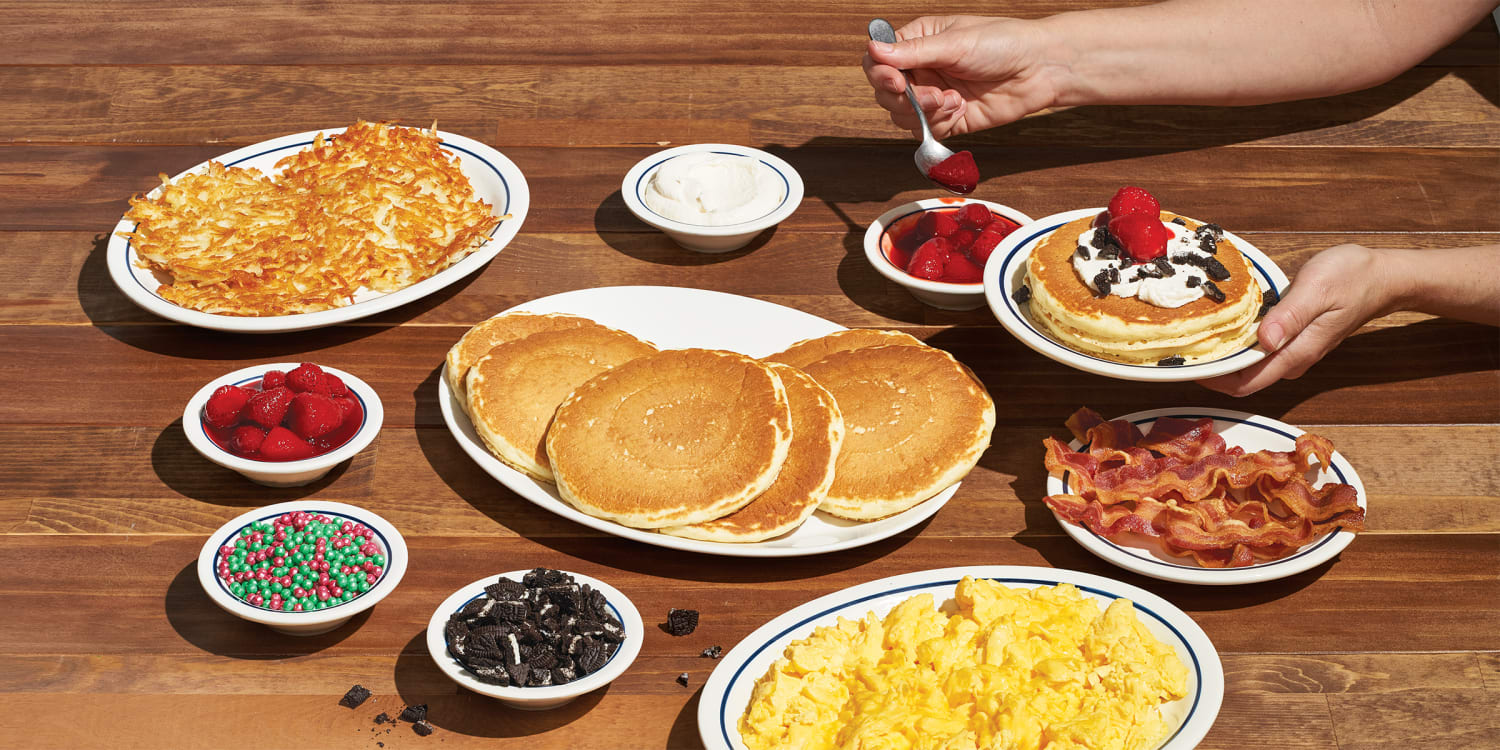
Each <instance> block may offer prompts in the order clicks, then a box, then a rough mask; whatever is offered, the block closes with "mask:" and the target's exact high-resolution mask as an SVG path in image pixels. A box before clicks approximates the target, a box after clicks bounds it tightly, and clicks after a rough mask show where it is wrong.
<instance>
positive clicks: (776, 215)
mask: <svg viewBox="0 0 1500 750" xmlns="http://www.w3.org/2000/svg"><path fill="white" fill-rule="evenodd" d="M705 152H708V153H715V154H723V155H726V156H739V157H743V158H746V159H755V160H757V161H759V162H760V163H761V164H763V165H765V166H766V167H767V168H768V169H770V170H771V171H772V172H775V173H776V175H777V176H779V177H780V178H781V182H782V185H783V186H784V187H785V189H786V192H785V194H784V195H783V197H782V200H781V203H780V204H778V205H777V206H776V207H775V208H773V209H771V211H770V212H769V213H767V214H765V215H764V216H761V217H759V218H756V219H752V220H750V221H745V222H741V223H739V224H726V225H724V226H717V227H712V226H704V225H701V224H686V223H683V222H680V221H675V220H673V219H669V218H667V217H665V216H662V215H661V214H659V213H657V212H655V211H653V210H651V208H650V207H649V206H647V205H646V201H645V198H644V196H645V191H646V186H647V184H649V182H650V180H651V175H652V174H653V173H654V172H655V171H656V170H657V169H658V168H659V167H661V165H662V164H664V163H666V162H667V161H668V160H670V159H672V158H673V157H677V156H682V155H683V154H698V153H705ZM620 195H621V197H622V198H624V200H625V206H626V207H627V208H629V209H630V212H631V213H633V214H635V216H636V218H637V219H640V220H641V221H644V222H646V223H647V224H650V225H651V226H653V227H656V228H657V229H660V230H661V231H663V232H665V233H666V234H667V236H668V237H671V238H672V240H673V241H674V242H676V243H677V244H679V245H681V246H682V247H684V248H686V249H688V250H694V251H697V252H700V253H727V252H730V251H733V250H738V249H740V248H742V247H744V246H746V245H748V244H750V241H751V240H753V239H755V237H756V235H758V234H760V233H761V232H764V231H765V230H767V229H769V228H771V227H773V226H776V225H777V224H780V223H781V222H782V221H783V220H784V219H786V217H788V216H791V215H792V213H793V212H795V211H796V210H797V208H798V207H799V206H801V205H802V176H801V175H799V174H797V170H795V169H793V168H792V165H790V164H788V163H786V162H785V161H783V160H782V159H779V158H777V157H775V156H772V155H771V154H768V153H766V152H764V151H761V150H760V149H754V148H748V147H745V146H735V145H731V144H728V143H695V144H692V145H689V146H678V147H677V148H669V149H667V150H665V151H658V152H657V153H654V154H652V155H650V156H648V157H646V158H644V159H642V160H640V161H639V162H637V163H636V165H635V166H634V167H631V168H630V171H629V172H626V173H625V179H624V180H622V181H621V183H620Z"/></svg>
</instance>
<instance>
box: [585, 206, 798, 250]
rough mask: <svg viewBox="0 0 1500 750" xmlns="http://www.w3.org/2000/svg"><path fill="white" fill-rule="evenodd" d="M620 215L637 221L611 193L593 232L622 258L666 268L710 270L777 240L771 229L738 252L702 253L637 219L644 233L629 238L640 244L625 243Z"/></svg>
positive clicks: (597, 212) (600, 208) (596, 216)
mask: <svg viewBox="0 0 1500 750" xmlns="http://www.w3.org/2000/svg"><path fill="white" fill-rule="evenodd" d="M621 214H625V215H629V216H631V218H632V219H634V218H635V217H634V216H633V215H631V214H630V209H629V208H627V207H626V206H625V199H624V198H623V197H621V195H620V191H618V190H616V191H614V192H613V193H610V194H609V196H608V197H606V198H605V199H604V200H603V201H601V202H600V203H599V206H598V207H597V208H595V209H594V231H595V232H597V233H598V234H599V238H600V239H601V240H603V241H604V244H606V245H609V246H610V247H611V248H614V250H615V251H616V252H618V253H620V254H621V255H627V256H630V257H632V258H635V259H636V260H640V261H645V262H647V263H656V264H658V265H665V266H710V265H714V264H716V263H724V262H726V261H731V260H734V259H736V258H742V257H744V256H746V255H749V254H750V253H753V252H755V251H756V250H758V249H760V248H761V247H763V246H765V245H766V243H768V242H770V241H771V238H773V237H775V236H776V227H771V228H770V229H767V230H766V231H764V232H761V233H760V234H759V235H757V236H756V237H755V239H753V240H751V241H750V244H748V245H746V246H744V247H742V248H740V249H738V250H733V251H730V252H727V253H700V252H697V251H695V250H689V249H687V248H685V247H683V246H681V245H679V244H677V243H676V242H673V241H672V238H671V237H668V236H667V235H666V233H665V232H662V231H660V230H658V229H656V228H655V227H652V226H650V225H648V224H646V223H644V222H641V221H640V220H638V219H636V220H635V221H636V225H637V226H638V228H639V229H640V230H641V231H640V233H639V234H631V235H629V236H630V239H631V240H640V241H635V242H629V241H625V240H624V237H625V236H626V235H625V234H623V233H622V232H620V230H619V229H618V225H619V217H620V215H621Z"/></svg>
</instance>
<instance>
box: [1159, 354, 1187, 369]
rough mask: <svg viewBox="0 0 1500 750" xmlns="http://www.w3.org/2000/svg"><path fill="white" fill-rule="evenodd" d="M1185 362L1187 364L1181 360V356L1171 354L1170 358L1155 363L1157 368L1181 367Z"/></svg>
mask: <svg viewBox="0 0 1500 750" xmlns="http://www.w3.org/2000/svg"><path fill="white" fill-rule="evenodd" d="M1186 362H1187V360H1185V359H1183V358H1182V355H1181V354H1173V355H1172V356H1170V357H1167V358H1166V359H1163V360H1161V361H1159V362H1157V363H1156V366H1157V367H1181V366H1182V365H1183V364H1185V363H1186Z"/></svg>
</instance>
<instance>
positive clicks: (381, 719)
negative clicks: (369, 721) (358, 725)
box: [375, 711, 394, 724]
mask: <svg viewBox="0 0 1500 750" xmlns="http://www.w3.org/2000/svg"><path fill="white" fill-rule="evenodd" d="M390 721H394V719H392V718H391V715H390V714H388V713H386V712H384V711H381V712H380V713H379V714H377V715H376V716H375V723H376V724H385V723H387V722H390Z"/></svg>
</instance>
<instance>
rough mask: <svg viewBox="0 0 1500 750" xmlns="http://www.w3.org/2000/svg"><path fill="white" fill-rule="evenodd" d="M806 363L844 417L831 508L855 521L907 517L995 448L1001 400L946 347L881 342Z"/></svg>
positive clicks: (825, 503) (828, 505)
mask: <svg viewBox="0 0 1500 750" xmlns="http://www.w3.org/2000/svg"><path fill="white" fill-rule="evenodd" d="M804 369H805V370H806V372H807V374H809V375H811V376H813V378H814V379H816V380H817V381H818V382H819V383H821V384H822V385H823V387H824V388H827V389H828V392H829V393H832V394H833V398H834V400H835V401H837V402H838V405H839V411H841V412H843V415H844V444H843V446H842V447H841V448H840V449H839V460H838V465H837V467H836V468H835V470H834V479H833V486H832V487H831V488H829V490H828V496H827V497H826V498H824V499H823V504H822V505H821V506H820V508H821V509H822V510H823V511H826V512H828V513H832V514H833V515H836V516H839V517H842V518H851V519H855V520H869V519H875V518H884V517H885V516H889V515H891V514H894V513H900V512H901V511H903V510H906V509H907V508H910V507H912V506H914V505H916V504H918V503H920V502H922V501H923V500H926V499H928V498H930V497H932V496H933V495H936V494H937V493H938V492H940V491H942V490H943V489H944V488H946V487H948V486H949V485H951V484H953V483H954V482H957V481H958V480H960V479H962V478H963V477H964V475H965V474H968V473H969V470H970V469H972V468H974V464H976V463H978V462H979V456H980V454H982V453H984V449H985V448H986V447H987V446H988V445H989V444H990V433H991V432H992V431H993V430H994V427H995V403H994V402H993V401H992V400H990V394H989V393H988V392H987V391H985V389H984V385H983V384H981V383H980V382H979V380H978V379H977V378H975V377H974V374H973V373H971V372H969V369H968V368H967V367H964V366H963V365H962V364H959V362H958V360H955V359H954V358H953V356H952V355H950V354H948V353H947V352H945V351H942V350H940V349H934V348H932V347H927V346H877V347H871V348H866V349H854V350H852V351H843V352H834V353H833V354H830V355H828V356H827V357H825V358H823V359H821V360H818V361H817V362H814V363H812V364H810V365H808V366H807V367H806V368H804Z"/></svg>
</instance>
